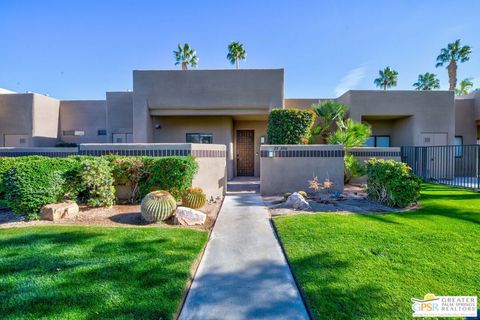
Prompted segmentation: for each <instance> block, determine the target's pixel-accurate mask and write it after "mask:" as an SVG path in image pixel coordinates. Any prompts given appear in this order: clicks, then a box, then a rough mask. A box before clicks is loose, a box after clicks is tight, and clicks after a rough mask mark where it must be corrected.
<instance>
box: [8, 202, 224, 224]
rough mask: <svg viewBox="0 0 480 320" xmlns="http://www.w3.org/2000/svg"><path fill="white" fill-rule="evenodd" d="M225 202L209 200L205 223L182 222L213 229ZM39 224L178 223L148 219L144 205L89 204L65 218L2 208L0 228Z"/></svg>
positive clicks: (203, 208) (201, 209) (204, 210)
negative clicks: (42, 217) (29, 217)
mask: <svg viewBox="0 0 480 320" xmlns="http://www.w3.org/2000/svg"><path fill="white" fill-rule="evenodd" d="M221 206H222V200H215V201H209V202H207V203H206V204H205V206H203V207H202V208H200V209H199V211H202V212H203V213H205V214H206V215H207V219H206V221H205V224H204V225H201V226H187V227H185V226H182V227H185V228H191V229H200V230H210V229H211V228H212V227H213V225H214V223H215V220H216V218H217V215H218V212H219V211H220V208H221ZM38 225H87V226H107V227H147V226H148V227H152V226H153V227H163V228H165V227H174V226H175V227H178V226H176V225H174V223H173V219H169V220H167V221H165V222H159V223H147V222H145V221H143V220H142V218H141V215H140V205H115V206H112V207H109V208H88V207H85V206H81V207H80V212H79V214H78V215H77V216H75V217H72V218H65V219H61V220H59V221H55V222H54V221H45V220H35V221H25V218H23V217H21V216H18V215H16V214H14V213H13V212H12V211H9V210H0V228H12V227H29V226H38Z"/></svg>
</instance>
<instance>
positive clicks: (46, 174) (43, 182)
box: [3, 159, 65, 219]
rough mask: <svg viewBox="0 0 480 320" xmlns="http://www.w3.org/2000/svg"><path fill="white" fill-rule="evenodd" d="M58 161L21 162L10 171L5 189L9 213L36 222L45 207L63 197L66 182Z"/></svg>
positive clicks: (4, 181)
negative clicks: (11, 212) (41, 209)
mask: <svg viewBox="0 0 480 320" xmlns="http://www.w3.org/2000/svg"><path fill="white" fill-rule="evenodd" d="M56 160H57V159H45V161H44V160H41V161H40V160H38V161H19V162H17V163H15V164H14V165H13V166H12V167H11V168H10V169H9V170H8V171H7V173H6V175H5V176H4V180H3V186H4V190H5V191H6V192H5V195H6V200H7V203H8V207H9V208H10V209H12V210H13V211H14V212H15V213H17V214H23V215H26V216H27V217H28V218H29V219H37V218H38V217H39V211H40V208H41V207H42V206H44V205H46V204H48V203H53V202H58V201H59V200H60V199H61V198H62V197H63V193H64V185H65V179H64V177H63V172H62V170H60V169H59V168H58V167H57V164H58V162H57V161H56Z"/></svg>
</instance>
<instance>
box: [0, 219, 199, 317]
mask: <svg viewBox="0 0 480 320" xmlns="http://www.w3.org/2000/svg"><path fill="white" fill-rule="evenodd" d="M206 240H207V233H206V232H200V231H194V230H188V229H180V228H106V227H103V228H99V227H94V228H92V227H29V228H16V229H0V315H1V318H2V319H40V318H41V319H112V318H115V319H170V318H172V316H173V314H174V313H175V311H176V309H177V308H178V306H179V303H180V300H181V298H182V293H183V290H184V288H185V284H186V282H187V279H188V277H189V275H190V268H191V266H192V263H193V262H194V260H195V259H196V258H197V256H198V255H199V253H200V251H201V250H202V248H203V245H204V244H205V242H206Z"/></svg>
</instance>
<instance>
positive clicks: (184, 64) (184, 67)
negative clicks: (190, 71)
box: [182, 62, 187, 70]
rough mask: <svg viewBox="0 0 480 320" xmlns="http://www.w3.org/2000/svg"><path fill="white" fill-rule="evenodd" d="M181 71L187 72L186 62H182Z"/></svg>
mask: <svg viewBox="0 0 480 320" xmlns="http://www.w3.org/2000/svg"><path fill="white" fill-rule="evenodd" d="M182 70H187V63H186V62H182Z"/></svg>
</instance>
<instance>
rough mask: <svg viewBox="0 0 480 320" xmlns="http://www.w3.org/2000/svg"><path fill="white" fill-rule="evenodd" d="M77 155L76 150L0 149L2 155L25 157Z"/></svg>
mask: <svg viewBox="0 0 480 320" xmlns="http://www.w3.org/2000/svg"><path fill="white" fill-rule="evenodd" d="M75 155H77V153H76V152H61V151H60V152H41V151H25V152H19V151H13V152H8V151H7V152H5V151H0V157H25V156H44V157H50V158H65V157H68V156H75Z"/></svg>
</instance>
